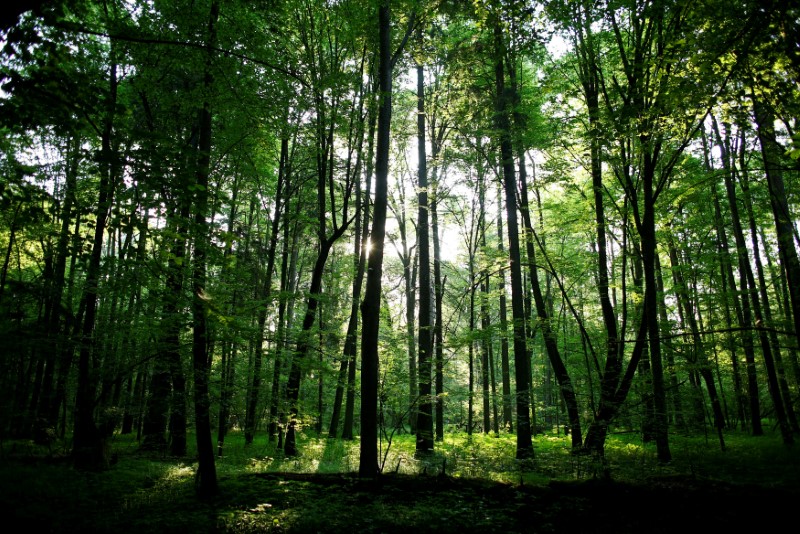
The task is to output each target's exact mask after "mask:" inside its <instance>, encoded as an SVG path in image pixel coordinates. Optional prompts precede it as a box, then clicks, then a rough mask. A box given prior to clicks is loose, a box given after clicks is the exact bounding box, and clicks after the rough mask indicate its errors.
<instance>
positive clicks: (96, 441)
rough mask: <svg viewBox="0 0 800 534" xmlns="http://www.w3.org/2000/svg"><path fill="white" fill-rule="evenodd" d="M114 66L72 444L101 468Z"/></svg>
mask: <svg viewBox="0 0 800 534" xmlns="http://www.w3.org/2000/svg"><path fill="white" fill-rule="evenodd" d="M117 86H118V80H117V64H116V58H115V50H114V48H113V47H112V49H111V65H110V76H109V94H108V97H107V98H108V101H107V103H106V104H107V108H106V116H105V121H104V123H105V124H104V128H103V135H102V148H101V158H102V162H101V168H102V172H101V175H100V193H99V199H98V202H97V215H96V218H95V229H94V239H93V241H92V253H91V256H90V258H89V265H88V268H87V274H86V282H85V285H84V291H83V297H82V299H81V300H82V305H81V307H82V308H83V310H84V312H83V327H82V329H81V343H80V353H79V356H78V384H77V392H76V397H75V400H76V403H75V425H74V430H73V441H72V458H73V460H74V462H75V465H76V467H80V468H87V469H98V468H99V469H103V468H105V467H107V466H108V451H107V450H106V446H105V437H104V436H102V435H101V433H100V430H99V429H98V428H97V425H96V424H95V419H94V410H95V407H96V399H95V395H96V388H97V384H96V378H95V377H94V376H93V373H92V362H91V360H92V353H93V350H94V347H95V341H96V340H95V337H94V334H95V320H96V315H97V305H98V304H97V300H98V285H99V282H100V260H101V254H102V250H103V234H104V233H105V230H106V223H107V221H108V216H109V211H110V208H111V204H112V199H113V198H114V188H115V185H116V180H117V173H118V163H117V162H116V156H117V155H116V153H115V149H114V148H113V146H112V143H113V141H112V136H113V129H114V115H115V107H116V102H117Z"/></svg>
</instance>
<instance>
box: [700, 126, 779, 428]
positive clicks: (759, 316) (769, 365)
mask: <svg viewBox="0 0 800 534" xmlns="http://www.w3.org/2000/svg"><path fill="white" fill-rule="evenodd" d="M712 119H713V118H712ZM712 126H713V127H714V134H715V135H716V136H717V144H718V146H719V147H720V151H721V155H722V160H723V162H724V163H725V171H726V172H725V173H724V175H725V189H726V191H727V194H728V204H729V207H730V211H731V223H732V225H733V235H734V238H735V239H736V248H737V250H738V257H739V271H740V276H741V277H742V281H741V289H742V291H743V295H742V302H743V304H744V302H745V301H748V302H749V304H750V305H752V310H753V315H754V316H755V324H756V325H757V326H759V325H762V324H763V323H764V317H763V313H762V311H761V310H762V308H761V300H760V299H759V296H758V288H757V287H756V282H755V277H754V276H753V269H752V267H751V266H750V261H749V258H748V253H747V244H746V242H745V239H744V232H743V230H742V223H741V218H740V216H739V206H738V199H737V198H736V189H735V184H734V180H733V174H734V172H735V171H734V170H733V166H732V164H731V162H732V160H731V154H730V150H729V146H728V143H726V142H725V141H724V139H723V137H722V135H721V133H720V131H719V127H718V125H717V122H716V120H712ZM743 309H746V310H748V311H749V308H746V307H744V306H743ZM745 321H747V318H745ZM758 338H759V341H760V344H761V352H762V355H763V357H764V365H765V367H766V370H767V390H768V391H769V394H770V398H771V399H772V404H773V406H774V408H775V416H776V418H777V419H778V425H779V427H780V429H781V435H782V437H783V441H784V443H786V444H790V443H792V442H793V441H794V439H793V437H792V431H791V428H790V427H789V422H788V419H787V417H786V410H785V409H784V405H783V400H782V399H781V395H780V386H779V385H778V376H777V371H776V369H775V361H774V358H773V356H772V348H771V347H770V344H769V338H768V337H767V334H766V332H765V331H764V330H763V329H760V330H759V336H758ZM749 366H750V362H748V367H749ZM753 367H755V362H753ZM749 372H751V373H753V374H755V369H753V370H752V371H749ZM756 416H760V414H756ZM754 417H755V416H754Z"/></svg>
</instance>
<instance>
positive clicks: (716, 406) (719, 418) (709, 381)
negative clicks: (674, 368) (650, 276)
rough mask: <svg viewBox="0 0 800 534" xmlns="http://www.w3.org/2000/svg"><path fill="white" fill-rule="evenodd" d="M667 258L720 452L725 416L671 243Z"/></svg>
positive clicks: (677, 258)
mask: <svg viewBox="0 0 800 534" xmlns="http://www.w3.org/2000/svg"><path fill="white" fill-rule="evenodd" d="M668 248H669V258H670V263H671V264H672V280H673V284H674V287H675V296H676V298H677V300H678V306H679V308H681V309H682V310H683V313H682V315H683V318H684V320H685V321H686V322H687V323H688V326H689V331H690V332H691V334H692V350H691V352H690V354H691V357H690V361H689V364H690V366H691V367H692V368H694V369H696V370H697V372H699V373H700V376H701V377H702V378H703V381H704V382H705V384H706V390H708V398H709V400H710V401H711V410H712V413H713V415H714V428H715V429H716V430H717V438H718V439H719V445H720V448H721V449H722V450H725V437H724V436H723V434H722V431H723V430H725V416H724V415H723V414H722V405H721V403H720V400H719V395H718V394H717V386H716V384H715V383H714V376H713V374H712V373H711V364H710V362H709V361H708V357H707V356H706V353H705V349H704V347H703V342H702V339H701V338H700V328H699V327H698V325H697V317H696V314H695V309H694V308H695V303H694V302H693V301H692V299H691V297H690V293H689V287H688V286H687V284H686V280H685V279H684V276H683V272H682V270H681V269H682V262H681V261H680V257H679V254H678V250H677V248H676V246H675V243H674V242H673V241H670V242H669V243H668Z"/></svg>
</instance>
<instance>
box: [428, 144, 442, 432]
mask: <svg viewBox="0 0 800 534" xmlns="http://www.w3.org/2000/svg"><path fill="white" fill-rule="evenodd" d="M434 157H436V154H434ZM438 198H439V184H438V180H437V181H435V182H434V194H433V199H432V200H431V232H432V233H433V236H432V237H433V287H434V295H435V298H436V301H435V307H436V309H435V312H434V313H435V318H434V324H433V337H434V347H435V348H434V375H435V394H436V414H435V419H436V421H435V427H436V428H435V430H436V441H443V440H444V334H443V331H442V329H443V326H442V319H443V318H442V300H443V298H444V282H445V281H444V280H443V279H442V257H441V245H440V242H439V212H438V209H437V207H438Z"/></svg>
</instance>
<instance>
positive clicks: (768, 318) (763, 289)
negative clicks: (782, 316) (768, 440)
mask: <svg viewBox="0 0 800 534" xmlns="http://www.w3.org/2000/svg"><path fill="white" fill-rule="evenodd" d="M742 137H744V132H742ZM740 146H741V150H740V151H739V162H740V164H739V184H740V186H741V188H742V193H743V194H742V197H743V200H744V206H745V213H747V219H748V223H749V227H750V244H751V246H752V247H753V260H754V262H755V264H756V274H757V275H758V279H757V283H758V294H759V296H760V297H761V302H762V303H763V306H764V309H763V311H764V321H765V324H764V325H762V326H767V327H768V329H769V330H768V333H767V335H768V336H769V342H770V347H771V348H772V354H773V356H774V357H775V371H776V373H777V381H778V386H779V388H780V393H781V399H782V400H783V403H784V409H785V410H786V418H787V421H788V423H789V426H790V427H791V429H792V432H793V433H797V432H800V426H798V422H797V415H796V414H795V411H794V405H793V403H792V395H791V391H790V389H789V384H788V382H787V381H786V372H785V369H784V365H783V356H782V354H781V347H780V342H779V341H778V333H777V332H776V331H775V328H774V326H775V322H774V321H773V318H772V308H771V306H770V303H769V294H768V293H767V282H766V278H765V275H764V265H763V263H762V261H761V258H762V255H761V246H760V245H759V242H758V227H757V226H756V219H755V215H754V213H753V202H752V198H751V196H750V186H749V176H748V172H747V165H746V162H745V155H744V152H745V150H744V139H742V142H741V143H740ZM765 255H766V256H767V257H769V255H768V254H765ZM762 335H763V334H762Z"/></svg>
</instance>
